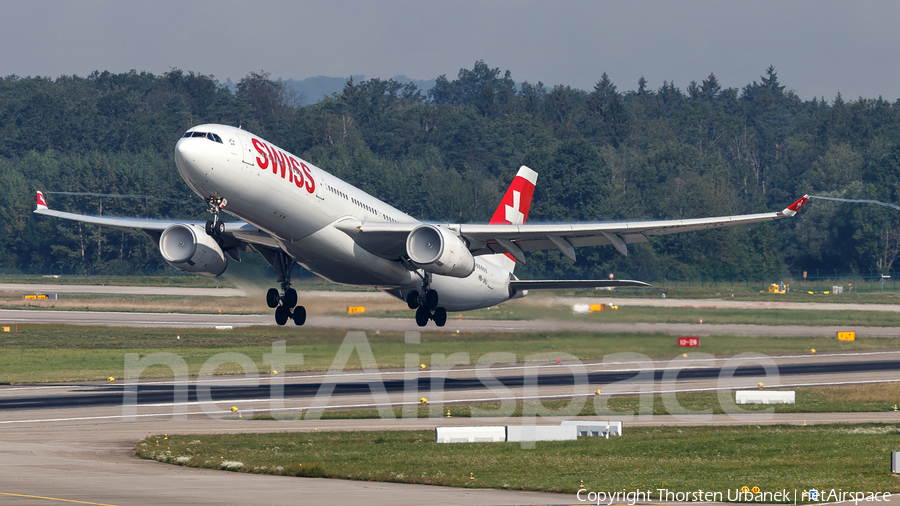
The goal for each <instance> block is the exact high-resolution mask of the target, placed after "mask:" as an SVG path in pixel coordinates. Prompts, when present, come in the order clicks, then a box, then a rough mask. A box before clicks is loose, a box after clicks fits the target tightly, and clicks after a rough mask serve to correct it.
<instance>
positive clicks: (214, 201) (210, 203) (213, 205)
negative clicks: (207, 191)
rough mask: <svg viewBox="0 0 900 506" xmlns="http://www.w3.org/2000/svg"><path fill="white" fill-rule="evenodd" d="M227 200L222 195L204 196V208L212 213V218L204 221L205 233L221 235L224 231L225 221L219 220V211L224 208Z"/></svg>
mask: <svg viewBox="0 0 900 506" xmlns="http://www.w3.org/2000/svg"><path fill="white" fill-rule="evenodd" d="M227 203H228V200H226V199H223V198H222V197H206V208H207V210H208V211H209V212H211V213H212V215H213V219H211V220H209V221H207V222H206V234H207V235H222V234H224V233H225V222H224V221H221V220H219V211H221V210H222V209H225V204H227Z"/></svg>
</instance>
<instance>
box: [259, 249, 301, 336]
mask: <svg viewBox="0 0 900 506" xmlns="http://www.w3.org/2000/svg"><path fill="white" fill-rule="evenodd" d="M276 258H277V263H276V264H275V271H276V274H277V275H278V278H279V281H281V293H280V294H279V292H278V289H276V288H269V291H268V292H266V304H267V305H268V306H269V307H270V308H274V309H275V323H277V324H278V325H284V324H285V323H287V321H288V320H289V319H290V320H294V325H298V326H299V325H303V324H304V323H306V308H305V307H303V306H298V305H297V290H294V289H293V288H291V270H292V269H293V267H294V259H293V258H291V257H289V256H288V255H287V253H285V252H283V251H279V252H278V253H277V255H276Z"/></svg>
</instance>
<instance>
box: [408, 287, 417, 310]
mask: <svg viewBox="0 0 900 506" xmlns="http://www.w3.org/2000/svg"><path fill="white" fill-rule="evenodd" d="M406 305H407V306H409V308H410V309H419V292H417V291H415V290H413V291H411V292H409V293H408V294H406Z"/></svg>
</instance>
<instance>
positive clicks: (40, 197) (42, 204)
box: [37, 192, 49, 209]
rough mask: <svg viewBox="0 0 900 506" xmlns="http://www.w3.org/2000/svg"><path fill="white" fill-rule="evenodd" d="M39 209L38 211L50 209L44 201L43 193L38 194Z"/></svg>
mask: <svg viewBox="0 0 900 506" xmlns="http://www.w3.org/2000/svg"><path fill="white" fill-rule="evenodd" d="M37 208H38V209H49V208H48V207H47V201H46V200H44V194H43V193H42V192H37Z"/></svg>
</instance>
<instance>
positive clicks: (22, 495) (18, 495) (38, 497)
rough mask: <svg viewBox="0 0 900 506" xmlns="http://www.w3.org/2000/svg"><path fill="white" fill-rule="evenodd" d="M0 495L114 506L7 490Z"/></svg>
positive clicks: (107, 505) (106, 505)
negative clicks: (9, 492)
mask: <svg viewBox="0 0 900 506" xmlns="http://www.w3.org/2000/svg"><path fill="white" fill-rule="evenodd" d="M0 495H8V496H10V497H27V498H29V499H46V500H48V501H62V502H74V503H77V504H93V505H95V506H114V505H112V504H104V503H99V502H87V501H76V500H74V499H57V498H56V497H41V496H39V495H24V494H8V493H5V492H0Z"/></svg>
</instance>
